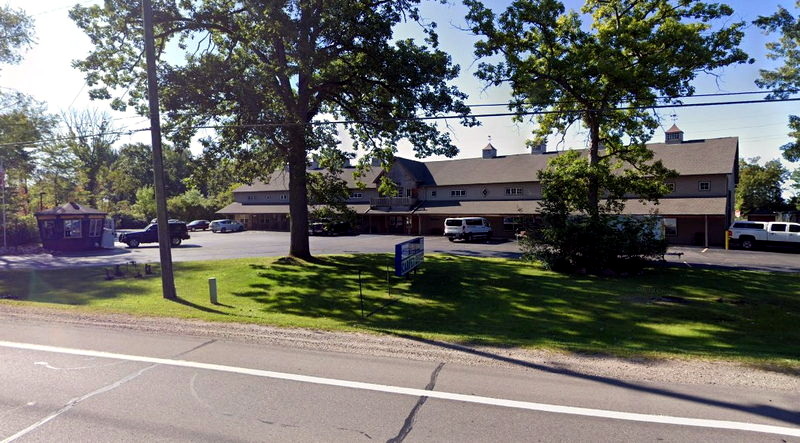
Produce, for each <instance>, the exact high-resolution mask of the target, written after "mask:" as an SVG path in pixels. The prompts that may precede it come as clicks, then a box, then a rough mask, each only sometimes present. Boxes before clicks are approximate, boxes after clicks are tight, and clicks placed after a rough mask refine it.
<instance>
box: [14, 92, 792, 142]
mask: <svg viewBox="0 0 800 443" xmlns="http://www.w3.org/2000/svg"><path fill="white" fill-rule="evenodd" d="M795 101H800V98H787V99H780V100H764V99H761V100H740V101H727V102H707V103H683V104H667V105H653V106H620V107H616V108H613V109H609V110H607V111H604V112H608V111H631V110H651V109H664V108H696V107H708V106H731V105H745V104H761V103H783V102H795ZM590 111H592V110H589V109H574V110H562V111H553V110H548V111H526V112H496V113H486V114H467V115H458V114H456V115H441V116H430V117H407V118H394V119H379V120H332V121H331V120H317V121H311V122H307V123H289V122H266V123H252V124H244V125H195V126H189V127H186V128H185V129H215V130H218V129H226V128H241V129H255V128H277V127H286V126H298V125H302V126H306V125H307V126H322V125H353V124H376V123H390V122H403V121H434V120H453V119H462V118H492V117H516V116H532V115H547V114H579V113H583V112H590ZM598 112H599V111H598ZM149 130H150V128H139V129H129V130H126V131H122V130H120V131H110V132H103V133H96V134H86V135H82V136H69V137H56V138H50V139H45V140H32V141H27V142H9V143H0V146H16V145H38V144H43V143H52V142H59V141H68V140H74V139H77V138H91V137H102V136H105V135H132V134H134V133H137V132H144V131H149Z"/></svg>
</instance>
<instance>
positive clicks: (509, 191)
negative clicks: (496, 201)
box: [506, 188, 522, 195]
mask: <svg viewBox="0 0 800 443" xmlns="http://www.w3.org/2000/svg"><path fill="white" fill-rule="evenodd" d="M506 195H522V188H506Z"/></svg>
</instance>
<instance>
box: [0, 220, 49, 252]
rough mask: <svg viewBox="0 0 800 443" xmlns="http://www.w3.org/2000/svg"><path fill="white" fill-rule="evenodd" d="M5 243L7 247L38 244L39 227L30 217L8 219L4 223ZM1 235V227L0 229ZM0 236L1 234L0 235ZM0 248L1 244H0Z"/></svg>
mask: <svg viewBox="0 0 800 443" xmlns="http://www.w3.org/2000/svg"><path fill="white" fill-rule="evenodd" d="M6 225H7V229H8V230H7V231H6V243H7V244H8V246H9V247H11V246H20V245H25V244H28V243H39V242H40V240H39V227H38V225H37V223H36V218H35V217H34V216H32V215H23V216H15V217H9V219H8V221H7V222H6ZM0 233H2V227H0ZM0 235H2V234H0ZM0 246H2V244H0Z"/></svg>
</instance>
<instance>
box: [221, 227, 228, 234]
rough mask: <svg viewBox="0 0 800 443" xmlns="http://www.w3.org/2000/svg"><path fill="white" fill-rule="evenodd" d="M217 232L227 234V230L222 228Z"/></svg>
mask: <svg viewBox="0 0 800 443" xmlns="http://www.w3.org/2000/svg"><path fill="white" fill-rule="evenodd" d="M219 232H221V233H223V234H224V233H226V232H228V228H222V229H220V230H219Z"/></svg>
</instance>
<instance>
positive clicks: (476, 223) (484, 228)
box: [444, 217, 492, 241]
mask: <svg viewBox="0 0 800 443" xmlns="http://www.w3.org/2000/svg"><path fill="white" fill-rule="evenodd" d="M444 235H445V236H446V237H447V239H448V240H450V241H455V240H457V239H460V240H464V241H470V240H472V239H474V238H484V239H486V240H489V239H490V238H492V225H491V224H490V223H489V220H487V219H485V218H483V217H459V218H446V219H445V220H444Z"/></svg>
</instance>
